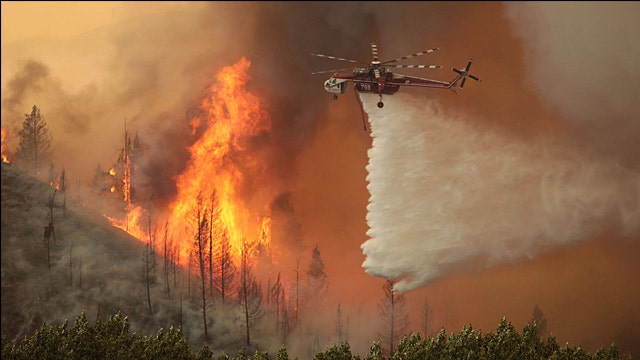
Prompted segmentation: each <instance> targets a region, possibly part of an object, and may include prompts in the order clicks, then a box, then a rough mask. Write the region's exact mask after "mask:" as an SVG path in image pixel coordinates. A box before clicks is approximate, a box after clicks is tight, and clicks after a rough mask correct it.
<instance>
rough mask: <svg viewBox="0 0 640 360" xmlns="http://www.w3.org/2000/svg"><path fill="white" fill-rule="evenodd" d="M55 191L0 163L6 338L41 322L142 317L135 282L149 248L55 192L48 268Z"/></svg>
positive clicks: (3, 326) (28, 330)
mask: <svg viewBox="0 0 640 360" xmlns="http://www.w3.org/2000/svg"><path fill="white" fill-rule="evenodd" d="M52 194H53V189H52V187H51V186H48V185H47V184H44V183H42V182H40V181H38V180H37V179H35V178H33V177H32V176H30V175H28V174H26V173H24V172H23V171H22V170H19V169H16V168H14V167H13V166H11V165H8V164H5V163H3V164H2V332H3V334H5V335H7V336H8V337H9V338H11V339H19V338H22V337H24V336H25V335H27V334H31V333H32V332H33V331H34V330H35V329H37V328H39V327H40V326H41V325H42V323H52V322H58V321H61V320H64V319H75V317H76V316H77V315H78V314H79V313H80V312H83V311H84V312H86V313H87V316H88V318H89V319H96V318H97V317H100V316H108V315H109V314H111V313H112V312H114V311H117V310H122V311H123V312H126V313H127V314H139V313H143V312H144V311H143V310H144V309H143V308H142V306H141V305H140V303H141V302H140V301H139V297H140V295H141V294H139V293H140V290H142V286H141V285H138V284H137V282H136V279H137V278H139V277H140V276H139V273H140V272H141V270H142V265H141V260H140V259H141V256H142V253H143V248H144V247H143V245H142V244H141V243H140V242H138V241H136V240H135V239H133V238H132V237H130V236H128V235H127V234H126V233H125V232H123V231H120V230H118V229H115V228H113V227H112V226H111V225H110V224H109V223H108V222H107V221H106V220H104V218H102V217H101V216H98V215H96V214H93V213H92V212H91V211H90V210H88V209H85V208H82V207H80V206H79V205H77V204H75V203H74V202H73V201H71V200H69V199H67V202H66V205H67V206H66V208H67V209H66V216H65V212H64V209H63V208H62V203H63V196H64V195H63V194H62V193H60V192H56V194H55V198H54V207H53V217H54V232H53V234H52V235H53V236H52V237H51V238H50V244H51V247H50V250H51V251H50V262H51V269H49V265H48V264H49V262H48V260H47V246H46V243H45V241H44V228H45V227H46V226H47V224H48V223H49V218H50V211H49V207H48V206H47V205H48V203H49V199H50V198H51V196H52Z"/></svg>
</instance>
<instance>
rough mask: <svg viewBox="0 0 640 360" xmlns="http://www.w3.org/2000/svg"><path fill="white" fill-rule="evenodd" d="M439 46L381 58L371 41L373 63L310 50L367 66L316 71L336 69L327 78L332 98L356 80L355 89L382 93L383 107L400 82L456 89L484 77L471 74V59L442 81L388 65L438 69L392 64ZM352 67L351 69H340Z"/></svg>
mask: <svg viewBox="0 0 640 360" xmlns="http://www.w3.org/2000/svg"><path fill="white" fill-rule="evenodd" d="M437 50H439V48H432V49H428V50H424V51H420V52H417V53H415V54H411V55H406V56H402V57H399V58H396V59H393V60H387V61H380V59H379V58H378V46H377V45H376V44H375V43H371V53H372V60H371V62H370V63H363V62H360V63H359V62H358V61H356V60H351V59H345V58H341V57H335V56H330V55H324V54H316V53H311V55H312V56H318V57H322V58H327V59H333V60H338V61H345V62H349V63H354V64H357V65H359V66H364V67H355V68H353V69H348V68H347V69H337V70H325V71H317V72H313V73H312V74H325V73H333V75H331V77H330V78H329V79H328V80H327V81H325V82H324V89H325V90H326V91H328V92H330V93H332V94H333V99H334V100H337V99H338V94H344V93H345V92H346V90H347V83H348V82H349V81H351V82H353V86H354V90H356V91H359V92H363V93H376V94H378V95H380V101H378V107H379V108H382V107H383V106H384V103H383V102H382V95H393V94H395V93H396V92H397V91H398V90H399V89H400V87H401V86H415V87H426V88H439V89H451V90H452V91H454V92H455V89H456V86H457V85H458V82H460V86H458V88H459V89H462V88H463V87H464V83H465V81H466V80H467V77H469V78H471V79H473V80H475V81H481V80H480V79H479V78H478V77H476V76H474V75H471V74H470V73H469V69H470V68H471V62H472V60H471V59H470V60H469V62H468V63H467V66H466V67H465V68H464V69H463V70H460V69H456V68H454V67H452V68H451V70H453V71H454V72H456V73H457V74H458V75H456V77H455V78H454V79H453V80H451V81H449V82H446V81H440V80H433V79H425V78H420V77H415V76H409V75H402V74H398V73H393V72H391V71H390V70H388V68H406V69H439V68H441V67H442V66H440V65H400V64H393V63H395V62H398V61H400V60H407V59H410V58H413V57H416V56H421V55H424V54H430V53H432V52H434V51H437ZM346 70H352V72H350V73H346V72H340V71H346Z"/></svg>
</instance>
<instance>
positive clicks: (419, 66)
mask: <svg viewBox="0 0 640 360" xmlns="http://www.w3.org/2000/svg"><path fill="white" fill-rule="evenodd" d="M388 67H392V68H405V69H440V68H441V67H442V65H388Z"/></svg>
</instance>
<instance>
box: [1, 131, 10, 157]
mask: <svg viewBox="0 0 640 360" xmlns="http://www.w3.org/2000/svg"><path fill="white" fill-rule="evenodd" d="M6 135H7V130H5V129H4V127H3V128H2V162H4V163H7V164H8V163H9V158H8V157H7V154H6V153H5V151H6V150H7V147H6V146H5V144H4V137H5V136H6Z"/></svg>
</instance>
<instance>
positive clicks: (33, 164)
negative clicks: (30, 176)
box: [15, 105, 53, 174]
mask: <svg viewBox="0 0 640 360" xmlns="http://www.w3.org/2000/svg"><path fill="white" fill-rule="evenodd" d="M24 116H25V119H24V121H23V122H22V129H21V130H20V131H19V135H20V143H19V146H18V150H17V151H16V155H15V159H16V161H15V162H16V164H17V165H19V166H22V167H24V168H26V169H27V170H29V171H31V172H32V173H34V174H38V173H39V171H40V168H41V167H42V166H43V165H44V164H47V163H50V161H51V158H52V153H51V142H52V138H53V136H52V135H51V131H50V130H49V127H48V126H47V123H46V121H45V119H44V116H43V115H42V114H41V113H40V109H39V108H38V107H37V106H36V105H33V108H32V109H31V113H29V114H24Z"/></svg>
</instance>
